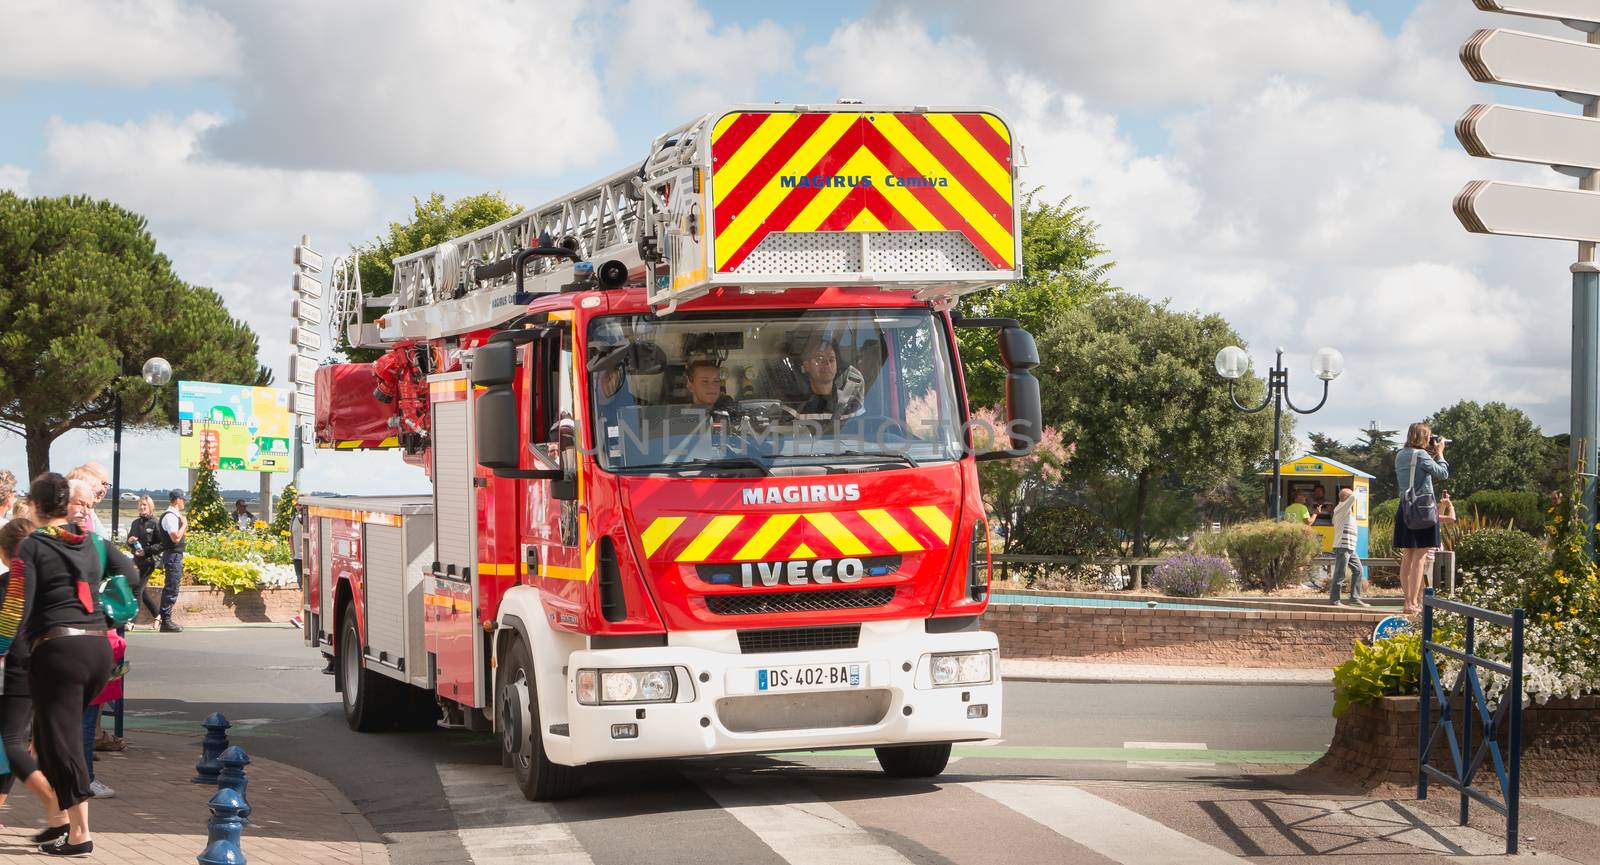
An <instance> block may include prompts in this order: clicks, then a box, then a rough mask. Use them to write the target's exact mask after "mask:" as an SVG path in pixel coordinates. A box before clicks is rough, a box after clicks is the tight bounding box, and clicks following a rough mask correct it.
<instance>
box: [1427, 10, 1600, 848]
mask: <svg viewBox="0 0 1600 865" xmlns="http://www.w3.org/2000/svg"><path fill="white" fill-rule="evenodd" d="M1474 2H1475V3H1476V4H1477V6H1478V8H1479V9H1482V10H1484V11H1485V12H1501V13H1505V14H1509V15H1522V16H1526V17H1530V18H1543V19H1549V20H1555V21H1560V22H1561V23H1563V24H1566V25H1567V26H1569V27H1571V28H1573V29H1574V30H1578V31H1580V32H1583V33H1585V34H1587V38H1586V40H1585V41H1583V42H1577V41H1574V40H1570V39H1556V38H1553V37H1550V36H1539V35H1536V34H1533V33H1521V32H1518V31H1515V30H1500V29H1492V30H1479V31H1478V32H1476V33H1474V34H1472V36H1471V37H1470V38H1468V39H1467V41H1466V44H1464V45H1462V46H1461V64H1462V65H1463V66H1465V67H1466V68H1467V72H1468V73H1469V74H1471V75H1472V78H1473V79H1474V80H1476V81H1482V82H1486V83H1493V84H1506V85H1510V86H1512V87H1524V88H1530V89H1534V90H1545V91H1549V92H1552V93H1555V94H1557V95H1559V96H1561V97H1562V98H1563V99H1566V100H1568V101H1571V102H1576V103H1578V104H1579V105H1582V106H1583V116H1582V117H1578V116H1574V115H1570V114H1558V113H1553V112H1549V111H1534V110H1531V109H1526V108H1511V107H1509V106H1505V105H1474V106H1472V108H1470V109H1468V111H1467V113H1466V114H1464V115H1462V117H1461V119H1460V120H1459V121H1457V123H1456V137H1457V138H1459V139H1460V140H1461V145H1462V146H1463V147H1464V148H1466V151H1467V152H1468V153H1470V154H1472V155H1473V156H1482V157H1486V158H1489V159H1505V160H1510V161H1513V162H1531V163H1535V164H1540V165H1548V166H1550V167H1551V168H1554V169H1555V170H1556V171H1558V172H1560V173H1562V174H1565V175H1568V176H1572V177H1577V178H1578V188H1577V189H1570V188H1569V189H1560V188H1553V187H1546V186H1529V185H1526V184H1521V183H1504V182H1501V181H1498V180H1474V181H1472V182H1471V183H1468V184H1467V186H1466V187H1465V188H1464V189H1462V190H1461V192H1460V193H1459V194H1457V195H1456V199H1455V212H1456V217H1457V218H1459V219H1460V220H1461V224H1462V225H1463V226H1465V227H1466V229H1467V230H1468V231H1473V232H1477V233H1480V234H1507V235H1517V236H1521V237H1543V238H1549V239H1552V240H1572V241H1577V242H1578V261H1577V263H1575V264H1573V265H1572V450H1571V459H1572V466H1573V468H1574V470H1576V471H1578V472H1581V473H1583V475H1584V476H1585V485H1584V504H1585V505H1586V506H1587V507H1588V509H1589V513H1590V514H1591V515H1593V514H1595V472H1596V471H1597V470H1600V448H1597V444H1600V442H1597V439H1600V394H1597V389H1600V255H1597V252H1596V250H1597V244H1600V0H1474ZM1592 540H1593V534H1592V532H1591V543H1592ZM1512 831H1515V830H1514V829H1513V830H1512Z"/></svg>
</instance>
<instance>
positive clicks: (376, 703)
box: [337, 604, 406, 733]
mask: <svg viewBox="0 0 1600 865" xmlns="http://www.w3.org/2000/svg"><path fill="white" fill-rule="evenodd" d="M342 621H343V624H342V625H341V626H340V629H339V655H338V668H337V669H338V671H339V687H340V690H341V691H342V692H343V694H344V721H345V723H346V724H349V725H350V729H352V730H355V731H356V732H359V733H374V732H377V731H379V730H390V729H393V728H394V725H395V722H396V721H399V720H400V719H401V718H402V716H403V713H404V710H405V705H406V695H405V687H406V686H405V685H402V684H401V683H399V682H396V681H395V680H393V679H391V678H389V677H388V676H385V675H383V674H382V673H375V672H373V671H371V670H369V669H367V667H366V664H365V663H364V662H363V660H362V657H361V634H360V632H359V631H357V630H356V611H355V607H354V606H353V605H348V604H347V605H346V606H345V608H344V616H343V618H342Z"/></svg>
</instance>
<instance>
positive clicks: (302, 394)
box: [289, 235, 322, 487]
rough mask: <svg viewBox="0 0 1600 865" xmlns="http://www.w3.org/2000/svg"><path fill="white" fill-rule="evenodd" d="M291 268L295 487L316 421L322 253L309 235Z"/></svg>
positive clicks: (302, 239) (298, 480)
mask: <svg viewBox="0 0 1600 865" xmlns="http://www.w3.org/2000/svg"><path fill="white" fill-rule="evenodd" d="M294 264H295V273H294V281H293V283H292V286H291V288H292V293H293V295H294V299H293V300H292V301H291V305H290V314H291V315H292V316H293V317H294V320H295V322H294V329H293V330H292V331H291V332H290V334H289V341H290V343H291V344H292V346H293V352H292V353H291V354H290V355H289V379H290V381H292V382H293V383H294V384H293V387H294V393H293V394H291V395H290V398H289V408H290V410H291V411H292V412H294V416H295V422H296V425H298V426H301V427H302V430H301V434H300V435H297V436H295V440H296V442H297V443H298V444H297V446H296V448H295V460H294V482H295V485H296V486H297V487H298V486H299V484H300V468H301V466H302V465H303V464H304V462H305V459H304V453H305V450H304V443H305V442H306V441H307V440H308V436H307V435H306V431H307V430H309V429H310V424H311V422H312V420H313V419H314V418H315V417H316V393H315V387H316V381H317V354H318V353H319V352H320V351H321V350H322V336H321V335H320V334H318V333H317V329H316V328H315V327H314V325H318V324H321V323H322V303H321V298H322V282H321V281H319V280H318V279H317V278H316V276H315V274H318V273H321V272H322V253H320V252H317V251H316V250H314V249H312V248H311V237H310V235H303V236H301V238H300V245H299V246H296V247H295V248H294Z"/></svg>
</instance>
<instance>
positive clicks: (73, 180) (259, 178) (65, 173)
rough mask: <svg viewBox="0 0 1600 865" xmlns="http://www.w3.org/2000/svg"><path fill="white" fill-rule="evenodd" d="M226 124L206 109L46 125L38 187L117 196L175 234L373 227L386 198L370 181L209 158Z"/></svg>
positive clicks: (336, 173) (51, 121)
mask: <svg viewBox="0 0 1600 865" xmlns="http://www.w3.org/2000/svg"><path fill="white" fill-rule="evenodd" d="M221 123H222V119H221V118H220V117H218V116H216V115H213V114H206V113H202V112H196V113H194V114H190V115H189V116H187V117H185V118H182V119H176V118H172V117H167V116H157V117H152V118H150V119H148V120H146V121H144V122H129V123H123V124H119V125H114V124H110V123H98V122H90V123H69V122H67V121H64V120H62V119H60V118H52V119H51V120H50V121H49V123H48V124H47V125H46V128H45V141H46V143H45V159H46V167H45V169H44V170H42V171H41V172H39V173H38V174H37V175H36V176H35V178H34V185H35V186H36V187H38V188H40V189H44V188H49V189H51V190H53V191H59V192H72V193H82V194H86V195H92V196H95V197H99V198H109V199H111V200H113V201H116V202H117V203H118V204H121V205H123V206H124V207H127V208H129V209H132V210H135V211H138V212H139V213H143V214H145V215H146V216H148V217H150V218H151V219H152V220H153V221H155V222H157V223H159V224H162V225H164V226H169V227H173V226H175V227H203V228H206V229H208V230H225V229H237V230H246V231H258V232H259V231H280V232H294V233H298V232H301V231H309V230H314V229H316V228H319V227H324V228H328V227H331V228H340V229H348V228H352V227H361V226H365V225H366V224H367V222H369V221H370V220H371V218H372V213H373V209H374V207H375V204H376V193H375V192H374V190H373V187H372V184H371V182H370V181H368V180H367V179H366V178H364V177H362V176H360V175H357V174H350V173H343V172H331V171H293V170H286V169H277V168H260V167H256V166H250V165H240V164H237V163H230V162H223V161H220V160H217V159H213V158H209V157H207V156H205V155H204V154H203V153H201V152H200V148H199V141H200V138H201V136H202V135H203V134H205V133H206V132H207V131H208V130H212V129H215V128H216V127H217V126H218V125H220V124H221Z"/></svg>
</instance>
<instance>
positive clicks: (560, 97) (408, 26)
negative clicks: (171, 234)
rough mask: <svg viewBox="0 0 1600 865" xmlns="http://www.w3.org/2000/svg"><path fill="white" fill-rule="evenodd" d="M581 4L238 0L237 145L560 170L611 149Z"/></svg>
mask: <svg viewBox="0 0 1600 865" xmlns="http://www.w3.org/2000/svg"><path fill="white" fill-rule="evenodd" d="M581 7H582V4H577V3H561V4H556V3H507V2H504V0H474V2H464V0H463V2H448V3H442V2H441V3H416V4H407V5H406V6H405V7H404V8H403V9H397V8H396V7H395V6H394V4H392V3H390V2H387V0H360V2H355V0H352V2H340V3H324V2H318V0H294V2H274V3H263V4H239V5H234V6H229V7H227V8H228V10H229V13H228V14H229V17H230V19H232V20H233V22H234V23H235V24H236V25H237V26H238V27H239V29H240V30H241V31H242V32H244V33H246V34H248V38H247V39H246V41H245V45H244V50H243V59H242V74H241V75H240V76H239V77H238V78H237V79H235V80H234V81H233V82H231V85H232V87H233V88H234V97H235V104H236V107H237V109H238V117H237V119H231V120H230V121H229V122H228V123H227V124H226V125H222V126H219V127H217V128H215V129H213V130H211V131H210V133H209V134H208V135H207V138H206V142H205V144H206V146H207V148H208V149H210V150H212V151H213V152H214V153H216V154H217V155H218V156H221V157H223V158H227V159H236V160H242V161H252V162H260V163H264V164H271V165H283V166H293V167H313V168H325V169H343V170H354V171H362V172H371V173H405V172H424V171H430V172H431V171H449V172H459V173H462V174H467V175H474V176H479V177H484V176H493V175H502V174H506V173H516V174H533V175H540V176H551V175H556V174H559V173H561V172H562V171H564V170H566V169H568V168H571V167H573V166H583V165H589V164H591V163H592V162H594V161H595V160H597V159H602V158H605V157H607V156H608V155H609V154H610V152H611V151H612V149H613V147H614V146H615V143H616V142H615V137H614V133H613V130H612V127H611V124H610V122H609V121H608V120H607V116H606V109H605V104H604V101H603V99H602V96H603V94H602V92H601V87H600V82H599V77H598V75H597V74H596V73H595V70H594V68H593V67H594V63H593V45H592V42H591V39H590V38H589V36H588V35H587V34H586V33H585V32H584V31H583V28H582V27H580V25H579V22H578V20H577V16H578V15H579V12H580V9H581Z"/></svg>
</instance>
